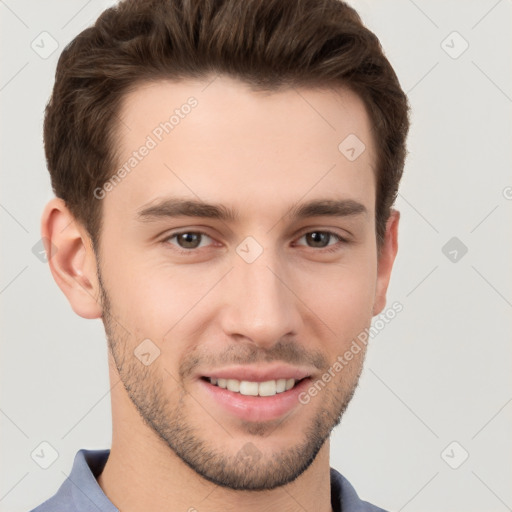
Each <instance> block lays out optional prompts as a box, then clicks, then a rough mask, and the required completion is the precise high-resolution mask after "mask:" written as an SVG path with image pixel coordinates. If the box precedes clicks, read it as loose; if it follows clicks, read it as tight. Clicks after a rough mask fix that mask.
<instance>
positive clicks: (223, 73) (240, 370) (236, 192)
mask: <svg viewBox="0 0 512 512" xmlns="http://www.w3.org/2000/svg"><path fill="white" fill-rule="evenodd" d="M407 131H408V105H407V99H406V97H405V95H404V93H403V91H402V90H401V88H400V85H399V82H398V80H397V78H396V76H395V73H394V72H393V70H392V68H391V66H390V64H389V62H388V61H387V60H386V58H385V57H384V55H383V53H382V50H381V48H380V45H379V42H378V39H377V38H376V37H375V35H373V34H372V33H371V32H369V31H368V30H367V29H366V28H365V27H364V26H363V25H362V23H361V21H360V19H359V17H358V15H357V14H356V13H355V11H354V10H353V9H351V8H350V7H348V6H347V5H345V4H344V3H342V2H340V1H337V0H304V1H298V0H297V1H295V0H294V1H290V0H265V2H262V1H260V0H244V1H243V2H242V1H240V0H222V1H216V2H213V1H211V0H193V1H180V0H146V1H141V0H126V1H123V2H121V3H119V4H118V5H117V6H115V7H113V8H110V9H107V10H106V11H105V12H104V13H103V14H102V15H101V16H100V18H99V19H98V20H97V22H96V23H95V25H94V26H93V27H90V28H88V29H86V30H85V31H84V32H82V33H81V34H80V35H79V36H78V37H77V38H75V40H73V41H72V42H71V43H70V45H68V47H67V48H66V49H65V50H64V52H63V54H62V56H61V57H60V60H59V64H58V68H57V73H56V82H55V87H54V90H53V94H52V98H51V100H50V102H49V104H48V106H47V111H46V117H45V125H44V137H45V150H46V155H47V161H48V167H49V170H50V173H51V177H52V185H53V189H54V192H55V194H56V196H57V197H56V198H54V199H52V200H51V201H50V202H49V203H48V205H47V206H46V208H45V210H44V213H43V217H42V234H43V238H44V239H45V240H46V246H47V252H48V261H49V264H50V269H51V272H52V274H53V276H54V278H55V280H56V282H57V284H58V285H59V287H60V288H61V290H62V291H63V292H64V294H65V295H66V297H67V298H68V300H69V302H70V304H71V306H72V308H73V310H74V311H75V313H77V314H78V315H80V316H82V317H84V318H91V319H93V318H100V317H101V318H102V320H103V322H104V325H105V331H106V334H107V339H108V343H109V349H110V350H109V368H110V380H111V399H112V419H113V433H112V447H111V449H110V450H100V451H92V450H80V451H79V452H78V453H77V455H76V457H75V461H74V465H73V468H72V471H71V474H70V476H69V478H68V479H67V480H66V481H65V482H64V483H63V484H62V486H61V487H60V489H59V490H58V492H57V493H56V494H55V495H54V496H53V497H52V498H50V499H49V500H48V501H46V502H45V503H44V504H42V505H40V506H39V507H37V508H36V509H35V510H36V511H37V512H43V511H44V512H46V511H57V510H66V511H68V512H71V511H80V512H82V511H85V510H97V509H98V510H102V511H103V512H110V511H115V510H122V511H123V512H133V511H140V510H147V511H151V512H156V511H164V510H165V511H181V510H188V511H195V510H197V511H203V510H204V511H206V510H208V511H221V510H222V511H224V510H235V509H236V510H244V511H259V510H286V511H292V510H293V511H294V510H311V511H312V510H315V511H319V512H330V511H338V510H343V511H344V512H351V511H356V510H357V511H377V510H382V509H379V508H377V507H375V506H373V505H371V504H369V503H367V502H365V501H362V500H361V499H360V498H359V497H358V495H357V494H356V492H355V490H354V489H353V488H352V486H351V485H350V483H349V482H348V481H347V480H346V479H345V478H344V477H343V476H342V475H341V474H340V473H338V471H336V470H335V469H334V468H330V465H329V436H330V433H331V431H332V429H333V428H334V427H335V426H336V425H338V424H339V422H340V420H341V417H342V414H343V412H344V411H345V409H346V407H347V405H348V403H349V402H350V400H351V398H352V396H353V394H354V391H355V389H356V387H357V383H358V379H359V376H360V373H361V369H362V365H363V361H364V356H365V353H366V342H365V341H364V337H362V336H361V333H364V332H365V330H366V329H368V327H369V325H370V322H371V319H372V317H373V316H375V315H378V314H380V313H381V312H382V311H383V310H384V308H385V306H386V290H387V286H388V282H389V279H390V275H391V270H392V266H393V262H394V259H395V255H396V252H397V232H398V222H399V213H398V212H397V211H396V210H393V209H392V204H393V202H394V199H395V197H396V193H397V189H398V184H399V181H400V177H401V174H402V170H403V165H404V159H405V154H406V149H405V140H406V135H407ZM348 352H350V353H351V354H352V356H351V357H343V355H344V354H347V353H348Z"/></svg>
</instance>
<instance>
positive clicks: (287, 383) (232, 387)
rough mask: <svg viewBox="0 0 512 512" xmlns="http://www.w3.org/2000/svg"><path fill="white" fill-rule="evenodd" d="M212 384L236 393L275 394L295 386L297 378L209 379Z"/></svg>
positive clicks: (253, 394) (252, 394)
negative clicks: (254, 379) (257, 379)
mask: <svg viewBox="0 0 512 512" xmlns="http://www.w3.org/2000/svg"><path fill="white" fill-rule="evenodd" d="M208 380H209V381H210V383H211V384H214V385H217V386H219V387H220V388H224V389H228V390H229V391H233V392H235V393H240V394H241V395H246V396H258V395H259V396H273V395H275V394H277V393H283V392H284V391H288V390H289V389H292V388H293V386H295V382H296V381H295V379H277V380H267V381H265V382H250V381H248V380H236V379H215V378H209V379H208Z"/></svg>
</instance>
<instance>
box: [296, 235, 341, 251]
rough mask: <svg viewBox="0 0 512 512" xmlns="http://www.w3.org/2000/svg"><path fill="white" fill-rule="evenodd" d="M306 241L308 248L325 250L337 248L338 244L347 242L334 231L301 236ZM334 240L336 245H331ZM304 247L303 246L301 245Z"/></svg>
mask: <svg viewBox="0 0 512 512" xmlns="http://www.w3.org/2000/svg"><path fill="white" fill-rule="evenodd" d="M302 238H304V239H305V240H306V244H307V245H308V247H312V248H315V249H323V248H324V247H330V246H335V245H336V242H345V240H344V239H343V238H342V237H341V236H340V235H338V234H336V233H333V232H332V231H310V232H309V233H305V234H304V235H302V236H301V239H302ZM333 239H334V243H330V242H331V240H333ZM300 245H303V244H300Z"/></svg>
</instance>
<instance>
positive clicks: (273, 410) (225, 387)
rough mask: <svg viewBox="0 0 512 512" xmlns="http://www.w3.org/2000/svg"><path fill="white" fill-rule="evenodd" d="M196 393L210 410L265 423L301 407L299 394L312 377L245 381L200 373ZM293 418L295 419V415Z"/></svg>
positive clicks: (296, 412)
mask: <svg viewBox="0 0 512 512" xmlns="http://www.w3.org/2000/svg"><path fill="white" fill-rule="evenodd" d="M197 382H198V383H199V384H200V386H199V388H198V391H199V393H200V395H199V396H201V395H202V396H203V397H204V402H203V403H204V404H205V405H206V404H208V405H207V406H208V408H210V409H211V410H212V412H214V411H216V410H219V411H220V414H222V416H221V417H222V418H224V417H225V416H224V415H225V413H228V415H229V416H230V417H232V418H238V419H242V420H244V421H249V422H266V421H272V420H277V419H280V418H283V417H284V416H285V415H288V414H290V413H292V412H294V413H295V414H298V412H299V411H301V410H303V409H302V405H301V402H300V400H299V397H300V395H301V393H304V392H305V390H306V389H307V388H308V387H309V386H310V384H311V377H309V376H308V377H304V378H302V379H292V378H289V379H275V380H266V381H261V382H258V381H247V380H238V379H232V378H231V379H223V378H219V377H206V376H203V377H201V378H199V379H198V380H197ZM294 417H295V421H296V420H297V416H294Z"/></svg>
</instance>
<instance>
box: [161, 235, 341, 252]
mask: <svg viewBox="0 0 512 512" xmlns="http://www.w3.org/2000/svg"><path fill="white" fill-rule="evenodd" d="M311 233H324V234H328V235H330V236H333V237H334V238H337V239H338V242H339V243H341V244H348V243H349V241H348V240H347V239H345V238H343V237H342V236H341V235H338V233H335V232H334V231H329V230H320V229H314V230H312V231H307V232H305V233H303V234H302V235H301V236H300V238H302V237H304V236H306V235H309V234H311ZM184 234H194V235H202V236H206V237H208V238H212V237H211V236H209V235H208V234H207V233H204V232H202V231H180V232H178V233H173V234H172V235H170V236H168V237H166V238H165V239H164V240H162V243H164V244H166V245H169V243H168V242H169V241H170V240H172V239H173V238H176V237H178V236H179V235H184ZM300 238H299V239H300ZM339 243H338V244H334V245H333V246H327V247H321V248H318V249H317V250H316V252H320V253H333V252H337V251H339V250H340V249H341V248H340V247H339ZM310 249H315V247H310ZM172 250H175V251H177V252H178V254H180V255H186V256H189V255H192V254H194V253H195V252H196V251H198V250H199V249H198V248H194V249H181V248H180V247H178V246H174V247H173V249H172Z"/></svg>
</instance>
